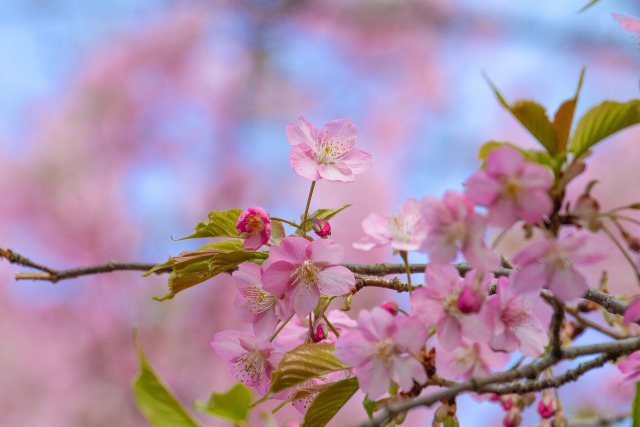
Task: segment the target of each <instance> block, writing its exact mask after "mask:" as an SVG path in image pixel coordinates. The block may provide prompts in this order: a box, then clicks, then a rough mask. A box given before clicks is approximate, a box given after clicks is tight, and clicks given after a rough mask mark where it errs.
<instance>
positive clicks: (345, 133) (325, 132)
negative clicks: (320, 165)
mask: <svg viewBox="0 0 640 427" xmlns="http://www.w3.org/2000/svg"><path fill="white" fill-rule="evenodd" d="M357 136H358V132H357V130H356V126H355V125H354V124H353V121H352V120H351V119H350V118H348V117H345V118H343V119H337V120H331V121H330V122H327V123H326V124H325V125H324V126H322V130H321V131H320V138H321V140H322V143H323V144H326V143H329V142H330V141H331V139H333V140H334V141H336V142H337V143H342V144H343V145H344V147H353V146H355V143H356V137H357ZM345 149H348V148H345Z"/></svg>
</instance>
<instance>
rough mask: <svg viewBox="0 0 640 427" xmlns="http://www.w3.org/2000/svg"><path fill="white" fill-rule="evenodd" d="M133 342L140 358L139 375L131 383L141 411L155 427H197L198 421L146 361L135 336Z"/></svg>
mask: <svg viewBox="0 0 640 427" xmlns="http://www.w3.org/2000/svg"><path fill="white" fill-rule="evenodd" d="M135 343H136V349H137V350H138V357H139V359H140V375H139V376H138V378H136V380H135V382H134V383H133V394H134V395H135V398H136V403H137V404H138V407H139V408H140V410H141V411H142V413H143V414H144V415H145V416H146V417H147V419H148V420H149V422H150V423H151V424H152V425H154V426H156V427H165V426H166V427H175V426H187V427H189V426H194V427H197V426H198V423H197V422H196V421H194V420H193V418H191V416H190V415H189V414H188V413H187V412H186V411H185V410H184V408H183V407H182V405H180V403H179V402H178V401H177V400H176V399H175V397H173V395H172V394H171V393H170V392H169V391H168V390H167V387H165V386H164V384H162V382H161V381H160V379H159V378H158V377H157V375H156V374H155V372H153V369H152V368H151V366H149V364H148V363H147V360H146V359H145V357H144V353H143V352H142V348H141V347H140V343H139V342H138V340H137V337H136V339H135Z"/></svg>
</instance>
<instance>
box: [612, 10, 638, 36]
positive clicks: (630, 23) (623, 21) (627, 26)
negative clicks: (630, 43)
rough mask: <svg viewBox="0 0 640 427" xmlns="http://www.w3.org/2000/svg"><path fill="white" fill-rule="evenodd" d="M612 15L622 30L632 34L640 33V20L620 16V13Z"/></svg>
mask: <svg viewBox="0 0 640 427" xmlns="http://www.w3.org/2000/svg"><path fill="white" fill-rule="evenodd" d="M611 15H613V17H614V18H615V19H616V21H618V22H619V23H620V28H622V29H624V30H627V31H631V32H632V33H640V19H638V18H634V17H633V16H627V15H620V14H619V13H612V14H611Z"/></svg>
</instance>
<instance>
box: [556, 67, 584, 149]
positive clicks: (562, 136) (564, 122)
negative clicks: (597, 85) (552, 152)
mask: <svg viewBox="0 0 640 427" xmlns="http://www.w3.org/2000/svg"><path fill="white" fill-rule="evenodd" d="M585 71H586V68H585V67H582V72H581V73H580V80H578V88H577V89H576V94H575V95H574V96H573V98H571V99H569V100H566V101H565V102H563V103H562V105H560V107H559V108H558V111H556V115H555V117H554V118H553V127H554V129H555V131H556V141H557V151H558V153H564V152H565V151H566V150H567V141H568V140H569V133H571V125H572V123H573V115H574V113H575V111H576V104H577V103H578V95H579V94H580V89H581V88H582V80H583V79H584V73H585Z"/></svg>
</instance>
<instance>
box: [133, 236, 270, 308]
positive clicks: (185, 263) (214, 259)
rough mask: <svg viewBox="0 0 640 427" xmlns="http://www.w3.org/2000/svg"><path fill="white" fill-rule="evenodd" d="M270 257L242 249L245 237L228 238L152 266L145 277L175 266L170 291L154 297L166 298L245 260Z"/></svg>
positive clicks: (253, 260) (160, 299)
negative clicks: (159, 269) (162, 295)
mask: <svg viewBox="0 0 640 427" xmlns="http://www.w3.org/2000/svg"><path fill="white" fill-rule="evenodd" d="M268 256H269V253H268V252H266V251H245V250H244V249H242V240H239V239H234V240H227V241H224V242H216V243H210V244H208V245H205V246H203V247H202V248H200V249H198V250H196V251H188V252H182V253H180V255H178V256H177V257H172V258H170V260H169V261H168V262H166V263H164V264H161V265H160V266H156V267H154V268H152V269H151V270H149V271H148V272H147V273H145V274H144V276H148V275H149V274H151V273H152V272H153V271H155V270H157V269H158V268H164V267H168V266H172V267H173V271H172V272H171V274H170V275H169V293H168V294H167V295H165V296H164V297H162V298H154V299H155V300H157V301H164V300H167V299H171V298H173V297H174V296H175V295H176V294H177V293H178V292H180V291H183V290H185V289H187V288H190V287H192V286H195V285H197V284H199V283H202V282H204V281H205V280H207V279H210V278H211V277H213V276H216V275H218V274H220V273H222V272H225V271H227V270H229V269H231V268H234V267H236V266H238V265H239V264H242V263H243V262H260V261H263V260H265V259H267V257H268Z"/></svg>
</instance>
